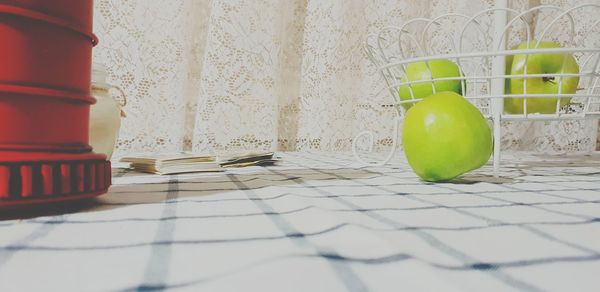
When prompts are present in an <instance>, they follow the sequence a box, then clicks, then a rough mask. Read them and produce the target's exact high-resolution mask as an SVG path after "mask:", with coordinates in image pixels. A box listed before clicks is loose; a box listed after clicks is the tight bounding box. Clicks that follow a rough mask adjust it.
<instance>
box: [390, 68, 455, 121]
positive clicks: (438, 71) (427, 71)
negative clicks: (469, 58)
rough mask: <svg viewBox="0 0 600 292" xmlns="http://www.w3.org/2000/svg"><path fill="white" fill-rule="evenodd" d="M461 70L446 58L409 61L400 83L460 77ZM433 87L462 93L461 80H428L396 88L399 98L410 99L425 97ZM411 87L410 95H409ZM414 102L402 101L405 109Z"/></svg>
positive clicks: (431, 92)
mask: <svg viewBox="0 0 600 292" xmlns="http://www.w3.org/2000/svg"><path fill="white" fill-rule="evenodd" d="M428 65H429V66H428ZM461 76H463V75H462V72H461V70H460V68H459V67H458V65H456V63H454V62H452V61H450V60H446V59H438V60H431V61H428V62H427V63H426V62H415V63H410V64H408V65H407V66H406V72H405V74H404V76H403V77H402V79H401V82H402V83H405V82H411V81H427V80H431V79H432V77H433V79H437V78H451V77H461ZM432 82H433V87H435V91H436V92H443V91H452V92H456V93H458V94H462V86H461V80H441V81H430V82H419V83H413V84H411V85H401V86H400V88H399V89H398V95H399V96H400V100H401V101H404V100H411V99H413V95H414V99H422V98H426V97H428V96H430V95H432V94H433V88H432ZM411 89H412V95H411ZM413 104H414V103H403V104H402V106H404V108H405V109H407V110H408V109H409V108H411V107H412V106H413Z"/></svg>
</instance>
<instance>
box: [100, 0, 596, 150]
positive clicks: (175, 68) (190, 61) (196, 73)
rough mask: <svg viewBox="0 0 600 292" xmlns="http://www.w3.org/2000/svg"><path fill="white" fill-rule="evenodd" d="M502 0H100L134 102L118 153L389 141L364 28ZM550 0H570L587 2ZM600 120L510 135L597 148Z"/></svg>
mask: <svg viewBox="0 0 600 292" xmlns="http://www.w3.org/2000/svg"><path fill="white" fill-rule="evenodd" d="M493 2H494V1H491V0H486V1H476V0H461V1H450V0H429V1H411V0H400V1H398V0H389V1H381V0H330V1H321V0H261V1H255V0H202V1H197V0H169V1H147V0H127V1H124V0H96V2H95V5H96V13H95V30H96V33H97V34H98V36H99V37H100V39H101V43H100V45H99V46H98V47H97V48H96V49H95V53H94V54H95V55H94V61H95V62H98V63H103V64H105V65H106V66H107V67H108V68H109V74H110V81H111V83H113V84H115V85H118V86H120V87H121V88H122V89H123V90H124V91H125V92H126V94H127V96H128V99H129V104H128V106H127V107H126V109H125V111H126V113H127V117H126V118H125V119H124V120H123V126H122V129H121V135H120V139H119V142H118V150H117V155H118V154H119V153H121V154H122V153H125V152H141V151H143V152H147V151H181V150H194V151H199V152H220V151H234V150H248V149H262V150H280V151H292V150H293V151H308V150H329V151H347V150H349V149H350V147H351V144H352V139H353V137H354V136H355V135H356V134H357V133H359V132H361V131H363V130H373V131H374V132H375V143H376V147H377V148H378V149H385V148H387V147H389V145H391V141H392V134H393V133H392V132H393V125H392V119H393V116H394V114H393V112H392V109H391V108H389V107H383V106H382V105H384V104H389V103H390V101H391V98H390V97H389V95H385V94H378V93H380V92H381V89H382V87H383V83H382V80H381V78H380V77H379V76H378V75H377V74H376V72H375V69H374V67H373V66H372V65H371V64H370V62H369V61H368V60H367V59H366V58H365V56H364V53H363V50H362V45H363V42H364V37H365V36H366V35H367V34H368V33H373V32H376V31H378V30H379V29H381V28H383V27H385V26H387V25H400V24H401V23H403V22H404V21H407V20H408V19H411V18H414V17H432V16H436V15H439V14H441V13H447V12H452V11H455V12H462V13H467V14H472V13H473V12H475V11H477V10H480V9H485V8H488V7H491V6H492V5H493ZM541 2H542V3H548V2H549V3H551V4H556V5H559V6H563V7H568V6H569V5H573V4H575V3H580V2H581V1H576V0H566V1H565V0H560V1H559V0H557V1H541ZM596 2H598V1H596ZM537 4H539V1H526V0H521V1H519V0H513V1H511V4H510V5H511V6H512V7H514V8H517V9H523V8H526V7H531V6H533V5H537ZM594 19H595V18H594V17H590V19H589V21H590V22H592V21H594ZM590 24H591V23H590ZM596 45H600V44H598V43H596ZM595 123H596V122H593V121H583V122H581V121H576V122H561V123H557V122H553V123H522V124H518V125H515V124H506V125H505V126H504V128H505V133H508V135H506V136H505V138H504V139H503V143H504V144H505V145H506V146H507V147H510V148H512V149H527V150H541V151H545V152H564V151H589V150H591V149H593V148H594V147H595V141H596V134H597V129H598V127H597V125H596V124H595ZM525 138H526V139H525Z"/></svg>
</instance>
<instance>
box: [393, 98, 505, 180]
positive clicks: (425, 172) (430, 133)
mask: <svg viewBox="0 0 600 292" xmlns="http://www.w3.org/2000/svg"><path fill="white" fill-rule="evenodd" d="M402 143H403V144H404V153H405V154H406V158H407V160H408V163H409V164H410V166H411V167H412V169H413V170H414V171H415V173H416V174H417V175H418V176H419V177H421V178H422V179H423V180H425V181H432V182H436V181H448V180H451V179H454V178H456V177H458V176H460V175H462V174H464V173H467V172H469V171H471V170H475V169H477V168H480V167H481V166H483V165H484V164H485V163H486V162H487V161H488V159H489V158H490V155H491V154H492V148H493V138H492V131H491V130H490V126H489V125H488V123H487V121H486V120H485V118H484V117H483V115H482V114H481V112H480V111H479V110H478V109H477V108H476V107H475V106H474V105H472V104H471V103H470V102H469V101H467V100H466V99H465V98H464V97H462V96H460V95H458V94H456V93H454V92H440V93H437V94H434V95H432V96H429V97H427V98H426V99H424V100H423V101H421V102H419V103H417V104H415V105H414V106H413V107H412V108H411V109H410V110H409V111H408V112H407V114H406V118H405V119H404V125H403V132H402Z"/></svg>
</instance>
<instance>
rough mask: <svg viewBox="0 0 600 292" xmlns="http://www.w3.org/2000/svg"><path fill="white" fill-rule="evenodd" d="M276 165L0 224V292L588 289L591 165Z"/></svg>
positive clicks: (160, 185)
mask: <svg viewBox="0 0 600 292" xmlns="http://www.w3.org/2000/svg"><path fill="white" fill-rule="evenodd" d="M280 156H281V157H282V159H283V163H282V164H281V165H280V166H275V167H268V168H262V167H251V168H244V169H232V170H228V171H227V172H225V173H218V174H187V175H178V176H169V177H165V176H154V175H148V174H140V173H135V172H132V171H128V170H115V173H114V175H115V179H114V182H115V185H114V187H113V188H112V189H111V192H110V194H108V195H106V196H104V197H102V198H101V199H98V200H97V201H96V202H89V203H86V204H83V205H80V206H79V205H78V206H73V207H69V208H67V210H62V209H60V210H48V211H44V212H50V213H45V214H41V215H40V214H37V215H29V214H21V215H22V216H35V217H33V218H30V219H23V220H3V221H0V291H131V290H153V289H156V290H162V289H172V290H173V291H331V292H333V291H507V290H508V291H512V290H523V291H600V204H599V202H600V159H598V157H597V156H588V157H579V158H577V159H579V163H577V165H574V164H570V163H569V161H572V159H573V158H569V160H567V159H562V158H558V159H554V160H544V159H542V158H540V157H533V158H532V157H529V156H528V157H529V158H528V159H525V158H523V157H518V158H515V159H512V161H513V162H510V161H509V162H507V163H505V164H504V167H503V169H502V173H501V175H502V176H501V178H494V177H492V176H490V174H491V172H490V168H489V166H487V167H484V168H483V169H481V170H479V171H477V172H475V173H473V174H470V175H468V176H466V177H464V178H462V179H461V180H457V181H455V182H453V183H444V184H429V183H423V182H420V181H419V180H418V179H417V177H415V175H414V174H413V173H412V171H411V170H410V168H409V167H408V166H407V165H406V163H405V162H404V160H403V159H402V158H401V157H400V158H397V159H395V160H394V161H393V162H392V163H391V164H390V165H389V166H386V167H372V168H357V164H356V163H355V161H354V159H353V158H352V156H351V155H345V154H323V153H321V154H315V153H313V154H300V153H284V154H281V155H280ZM382 157H383V155H382ZM507 160H510V159H508V158H507ZM73 208H74V209H73ZM6 216H8V215H7V214H4V217H6ZM10 216H13V217H14V216H15V214H12V215H10Z"/></svg>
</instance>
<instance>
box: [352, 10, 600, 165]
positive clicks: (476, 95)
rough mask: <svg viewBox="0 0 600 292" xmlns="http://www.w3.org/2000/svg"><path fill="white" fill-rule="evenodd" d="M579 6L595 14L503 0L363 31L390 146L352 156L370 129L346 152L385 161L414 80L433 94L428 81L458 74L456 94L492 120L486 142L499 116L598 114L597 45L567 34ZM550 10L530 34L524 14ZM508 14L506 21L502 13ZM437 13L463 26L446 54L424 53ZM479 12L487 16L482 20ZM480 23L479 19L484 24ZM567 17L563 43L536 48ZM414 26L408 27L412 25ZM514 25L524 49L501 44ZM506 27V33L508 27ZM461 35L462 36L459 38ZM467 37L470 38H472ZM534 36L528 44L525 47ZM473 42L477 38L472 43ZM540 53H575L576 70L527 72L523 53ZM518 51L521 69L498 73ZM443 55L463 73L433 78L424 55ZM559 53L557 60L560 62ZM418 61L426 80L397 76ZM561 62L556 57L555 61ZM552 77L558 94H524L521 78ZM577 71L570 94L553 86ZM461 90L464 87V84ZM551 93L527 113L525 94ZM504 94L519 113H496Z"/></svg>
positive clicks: (599, 60) (599, 77)
mask: <svg viewBox="0 0 600 292" xmlns="http://www.w3.org/2000/svg"><path fill="white" fill-rule="evenodd" d="M579 9H585V10H588V9H595V10H596V11H598V14H600V5H596V4H585V5H580V6H576V7H572V8H568V9H563V8H560V7H557V6H551V5H542V6H537V7H534V8H531V9H529V10H526V11H523V12H519V11H516V10H514V9H510V8H506V1H505V0H503V1H497V5H496V7H495V8H491V9H487V10H483V11H481V12H479V13H476V14H475V15H473V16H467V15H465V14H458V13H450V14H444V15H442V16H439V17H436V18H433V19H426V18H416V19H413V20H411V21H409V22H406V23H405V24H404V25H403V26H401V27H386V28H384V29H382V30H381V31H380V32H379V33H378V34H376V35H370V36H368V37H367V41H366V44H365V51H366V54H367V56H368V57H369V59H370V60H371V61H372V62H373V63H374V64H375V65H376V66H377V69H378V72H379V73H380V74H381V75H382V77H383V79H384V80H385V83H386V89H387V91H389V93H390V94H391V97H392V100H393V102H394V105H395V108H396V111H395V112H396V113H397V116H396V118H395V121H394V122H395V127H394V131H395V132H394V139H393V145H392V146H393V147H392V149H391V150H390V153H389V154H388V156H387V157H386V159H385V160H383V161H381V162H368V161H365V160H364V159H363V158H361V156H360V155H359V149H358V143H357V141H359V140H360V139H363V138H365V137H367V138H368V139H369V141H368V143H370V144H371V145H370V149H369V151H372V150H373V142H374V134H373V133H372V132H370V131H365V132H362V133H360V134H359V135H358V136H357V137H356V138H355V139H354V143H353V145H352V146H353V147H352V150H353V153H354V156H355V158H356V159H357V160H358V161H360V162H361V163H363V164H365V165H370V166H380V165H385V164H387V163H388V162H389V161H390V159H391V158H392V157H393V155H394V153H395V151H396V148H397V144H398V141H397V140H398V130H399V126H398V125H399V123H400V122H401V120H402V118H403V117H404V114H405V110H404V109H403V107H402V106H401V105H403V104H406V103H416V102H419V101H420V99H417V98H415V97H414V93H413V91H412V87H411V85H414V84H419V83H429V84H431V88H432V91H433V92H434V93H435V92H436V88H435V86H434V83H435V82H436V81H445V80H459V81H460V82H461V87H462V92H463V95H464V97H465V98H467V99H468V100H469V101H471V102H472V103H473V104H475V105H476V106H477V107H478V108H479V109H480V110H481V112H482V113H483V115H484V116H485V117H486V118H488V119H490V120H492V122H493V128H494V129H493V130H494V131H493V133H494V140H495V141H500V138H501V134H502V133H501V131H500V122H501V121H503V120H514V121H524V120H567V119H598V118H600V73H599V72H600V48H598V47H586V46H585V45H584V44H583V43H576V41H575V35H576V34H577V33H578V32H577V31H576V28H577V26H576V25H575V24H576V19H575V17H574V15H573V14H574V11H577V10H579ZM542 13H552V16H553V17H554V18H553V19H552V20H550V22H549V25H548V26H546V27H545V28H544V30H543V31H542V32H541V33H540V34H539V35H537V36H536V37H535V38H534V37H533V36H532V35H531V31H532V30H531V27H530V24H529V23H528V21H527V20H526V19H527V17H528V16H530V15H532V14H536V15H538V17H539V15H540V14H542ZM509 16H511V18H510V19H509V18H508V17H509ZM445 18H454V19H462V20H464V25H463V26H462V28H461V29H460V30H458V31H459V33H457V34H455V36H453V38H452V43H451V44H450V47H451V49H452V51H451V52H450V53H447V54H432V53H431V51H432V50H431V49H430V48H429V47H428V46H427V42H428V41H429V40H428V38H427V36H428V35H429V33H430V30H431V29H433V28H435V27H436V26H439V25H442V24H441V22H442V20H444V19H445ZM484 18H487V19H484ZM486 21H487V22H486ZM559 21H562V22H560V25H564V23H565V22H566V23H568V33H569V35H568V42H567V43H563V44H562V45H563V47H561V48H538V46H539V44H540V42H542V41H546V38H547V35H548V32H549V31H550V30H551V29H552V28H553V27H554V26H555V25H558V24H559ZM483 23H492V24H493V28H492V29H486V28H485V27H484V25H483ZM415 24H416V25H415ZM516 24H520V25H522V29H521V31H523V30H524V31H525V33H524V35H525V38H523V41H526V43H527V44H528V48H527V49H512V50H511V49H506V43H507V39H508V38H509V34H510V31H511V29H514V27H515V26H516ZM599 24H600V19H599V20H598V21H596V22H594V23H593V25H592V27H591V28H588V30H587V31H586V32H585V34H583V37H581V38H579V39H581V40H586V39H587V37H588V36H589V34H591V33H599V31H600V30H595V29H596V28H597V27H599ZM410 26H417V27H418V28H421V30H420V31H419V30H417V31H416V32H415V31H414V30H409V29H408V28H409V27H410ZM513 33H514V31H513ZM466 34H469V36H470V38H467V37H466ZM473 35H477V36H478V37H475V38H473ZM532 41H534V42H535V46H533V47H529V44H530V43H531V42H532ZM473 42H479V43H476V44H473ZM465 44H470V45H471V46H472V47H478V46H479V47H483V48H486V49H485V50H477V51H467V50H466V49H465ZM540 53H545V54H549V53H555V54H556V53H560V54H571V55H573V56H575V58H576V60H577V62H578V65H579V69H580V70H579V73H564V72H562V73H556V74H528V73H527V71H528V70H527V61H528V59H529V56H531V55H533V54H540ZM516 55H525V58H526V61H525V68H524V70H523V74H519V75H511V74H506V68H505V66H506V63H505V58H506V57H507V56H516ZM442 59H446V60H451V61H454V62H455V63H456V64H457V65H458V66H459V68H460V69H461V72H462V74H463V76H458V77H451V78H433V77H432V76H431V69H430V68H429V63H428V61H431V60H442ZM566 60H567V58H563V62H566ZM416 62H425V64H426V66H427V69H428V70H429V73H430V79H429V80H420V81H408V82H403V81H402V77H403V76H404V75H405V72H406V68H407V66H408V65H409V64H411V63H416ZM563 65H564V63H563ZM535 77H538V78H543V77H548V78H555V80H558V89H559V92H557V93H552V94H540V93H529V94H528V93H527V80H528V79H527V78H535ZM565 77H579V86H578V89H577V92H576V93H574V94H568V93H563V92H561V90H562V87H563V86H562V84H563V78H565ZM507 78H522V80H523V87H524V89H523V94H510V93H507V92H505V88H504V86H505V80H506V79H507ZM401 86H408V88H409V92H410V94H411V99H408V100H400V98H399V94H398V91H399V88H400V87H401ZM467 89H469V90H467ZM544 97H546V98H548V97H550V98H556V99H557V100H556V110H555V111H554V112H553V113H549V114H540V113H530V112H529V111H528V106H527V103H528V100H531V99H533V98H544ZM506 98H522V100H523V109H524V112H523V113H522V114H507V113H504V109H503V105H504V99H506ZM566 98H572V100H571V101H570V102H569V104H568V105H566V106H561V100H564V99H566ZM500 152H501V147H500V143H499V142H496V143H494V156H493V161H494V170H495V172H496V173H498V170H499V166H500Z"/></svg>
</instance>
